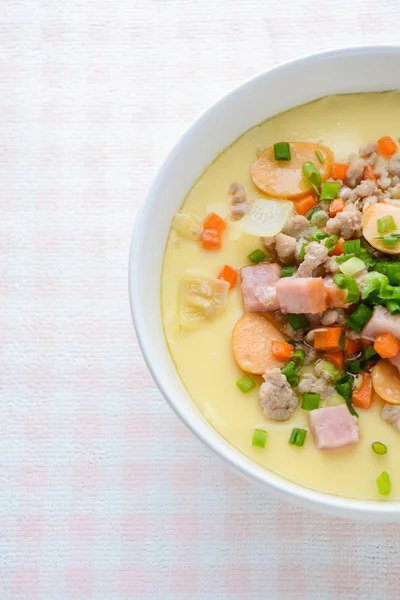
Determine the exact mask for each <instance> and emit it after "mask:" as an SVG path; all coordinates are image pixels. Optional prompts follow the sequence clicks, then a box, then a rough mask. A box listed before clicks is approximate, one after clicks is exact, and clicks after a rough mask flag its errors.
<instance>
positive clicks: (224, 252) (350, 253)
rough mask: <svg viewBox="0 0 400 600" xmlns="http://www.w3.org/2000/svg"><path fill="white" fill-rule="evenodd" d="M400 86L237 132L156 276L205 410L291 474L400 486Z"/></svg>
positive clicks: (249, 449) (356, 486) (176, 222)
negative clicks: (399, 456)
mask: <svg viewBox="0 0 400 600" xmlns="http://www.w3.org/2000/svg"><path fill="white" fill-rule="evenodd" d="M399 114H400V92H397V91H396V92H385V93H363V94H352V95H341V96H329V97H326V98H322V99H320V100H317V101H315V102H312V103H310V104H307V105H304V106H299V107H297V108H294V109H292V110H290V111H287V112H285V113H282V114H279V115H278V116H276V117H273V118H271V119H268V120H267V121H265V122H264V123H261V124H260V125H258V126H256V127H254V128H252V129H251V130H249V131H247V132H246V133H244V134H243V135H242V136H241V137H240V138H239V139H238V140H236V141H235V142H234V143H233V144H232V145H231V146H230V147H229V148H227V149H226V150H225V151H224V152H223V153H222V154H220V155H219V156H218V157H217V158H216V159H215V160H214V162H213V163H212V164H211V165H210V166H209V167H208V168H207V169H206V170H205V171H204V173H203V174H202V175H201V177H200V178H199V179H198V180H197V181H196V183H195V184H194V185H193V187H192V189H191V190H190V192H189V193H188V195H187V197H186V199H185V200H184V202H183V204H182V206H181V207H180V209H179V211H178V212H177V214H176V215H175V217H174V219H173V222H172V224H171V231H170V235H169V238H168V241H167V245H166V250H165V257H164V264H163V270H162V277H161V308H162V318H163V324H164V331H165V337H166V340H167V343H168V347H169V351H170V354H171V356H172V359H173V361H174V364H175V366H176V369H177V371H178V373H179V376H180V378H181V380H182V382H183V385H184V386H185V388H186V390H187V392H188V394H189V395H190V397H191V398H192V400H193V402H195V404H196V405H197V407H198V408H199V410H200V411H201V413H202V414H203V415H204V417H205V418H206V419H207V420H208V422H209V423H210V424H211V425H212V427H214V428H215V429H216V430H217V431H218V432H219V433H220V434H221V435H222V436H223V437H224V438H225V439H226V440H227V441H228V442H229V443H230V444H232V445H233V446H234V447H235V448H237V449H238V450H240V451H241V452H242V453H243V454H245V455H246V456H247V457H249V458H250V459H252V460H253V461H254V462H256V463H258V464H259V465H261V466H262V467H264V468H265V469H268V470H270V471H272V472H274V473H276V474H278V475H280V476H282V477H284V478H286V479H288V480H290V481H292V482H295V483H297V484H300V485H302V486H305V487H308V488H311V489H314V490H317V491H320V492H324V493H329V494H335V495H338V496H345V497H349V498H358V499H364V500H367V499H369V500H399V499H400V471H399V469H398V466H397V464H398V459H397V455H398V453H399V452H400V262H399V255H400V149H399V139H398V137H399V136H400V122H399V119H398V115H399Z"/></svg>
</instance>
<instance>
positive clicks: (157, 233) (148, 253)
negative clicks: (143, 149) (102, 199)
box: [129, 46, 400, 521]
mask: <svg viewBox="0 0 400 600" xmlns="http://www.w3.org/2000/svg"><path fill="white" fill-rule="evenodd" d="M399 88H400V46H398V47H396V46H395V47H392V46H390V47H389V46H378V47H364V48H351V49H343V50H334V51H331V52H325V53H322V54H316V55H313V56H307V57H305V58H300V59H298V60H295V61H293V62H291V63H288V64H285V65H282V66H280V67H277V68H275V69H272V70H271V71H268V72H266V73H263V74H262V75H258V76H257V77H254V78H253V79H251V80H250V81H247V82H246V83H244V84H243V85H241V86H240V87H238V88H237V89H236V90H234V91H233V92H231V93H230V94H228V95H227V96H225V97H224V98H222V100H220V101H219V102H217V103H216V104H214V106H212V107H211V108H210V109H209V110H207V112H205V113H204V114H203V115H202V116H201V117H200V118H199V119H197V121H195V123H193V125H192V126H191V127H190V128H189V129H188V130H187V131H186V133H185V134H184V135H183V136H182V138H181V139H180V140H179V142H178V143H177V145H176V146H175V148H174V149H173V150H172V151H171V152H170V154H169V155H168V157H167V159H166V160H165V162H164V164H163V165H162V167H161V169H160V170H159V172H158V174H157V176H156V178H155V180H154V182H153V184H152V186H151V188H150V190H149V192H148V194H147V197H146V200H145V202H144V204H143V206H142V209H141V211H140V213H139V216H138V218H137V221H136V226H135V231H134V235H133V239H132V246H131V254H130V265H129V288H130V299H131V309H132V314H133V319H134V323H135V327H136V332H137V335H138V339H139V343H140V345H141V348H142V351H143V354H144V357H145V359H146V362H147V365H148V367H149V369H150V371H151V373H152V375H153V377H154V379H155V381H156V383H157V385H158V387H159V388H160V390H161V392H162V393H163V394H164V396H165V398H166V399H167V400H168V402H169V404H170V405H171V406H172V408H173V409H174V410H175V412H176V413H177V414H178V415H179V416H180V418H181V419H182V421H184V423H186V425H187V426H188V427H189V428H190V429H191V430H192V431H193V433H195V434H196V435H197V436H198V437H199V438H200V439H201V440H202V441H203V442H204V443H205V444H207V446H208V447H209V448H211V449H212V450H214V452H215V453H216V454H218V455H219V456H220V457H221V458H223V459H224V460H225V461H226V463H227V464H228V465H229V466H230V467H231V468H233V469H234V470H235V471H236V472H237V473H239V474H241V475H244V476H246V477H247V479H249V480H250V481H253V482H254V483H257V484H259V485H262V486H263V487H264V489H265V490H266V491H267V492H270V493H272V494H274V495H275V496H278V497H280V498H282V499H286V500H290V501H296V502H297V503H299V504H301V505H303V506H305V507H308V508H310V509H316V510H319V511H322V512H327V513H331V514H335V515H337V516H347V517H358V518H363V519H371V520H382V521H390V520H397V519H399V518H400V502H372V501H365V502H363V501H360V500H351V499H347V498H341V497H336V496H331V495H328V494H322V493H319V492H315V491H312V490H309V489H307V488H304V487H301V486H299V485H296V484H294V483H291V482H290V481H287V480H285V479H283V478H281V477H279V476H278V475H275V474H274V473H271V472H270V471H267V470H265V469H263V468H262V467H260V466H258V465H257V464H255V463H254V462H252V461H251V460H250V459H249V458H247V457H246V456H244V455H243V454H241V453H240V452H239V451H238V450H236V449H235V448H234V447H233V446H231V445H230V444H229V443H228V442H227V441H226V440H224V439H223V438H222V437H221V436H220V435H219V434H218V433H217V432H216V431H215V430H214V429H213V428H212V427H211V426H210V425H209V424H208V422H207V421H206V420H205V419H204V417H203V416H202V415H201V413H200V412H199V411H198V409H197V407H196V406H195V404H194V403H193V402H192V401H191V399H190V397H189V396H188V394H187V393H186V391H185V389H184V387H183V385H182V383H181V381H180V379H179V377H178V375H177V373H176V370H175V367H174V365H173V362H172V360H171V357H170V355H169V352H168V348H167V344H166V341H165V338H164V333H163V327H162V322H161V311H160V275H161V267H162V261H163V255H164V249H165V244H166V241H167V236H168V232H169V228H170V223H171V219H172V217H173V215H174V213H175V212H176V211H177V209H178V207H179V206H180V204H181V203H182V201H183V199H184V198H185V196H186V194H187V192H188V191H189V189H190V188H191V186H192V184H193V182H194V181H195V180H196V179H197V177H198V176H199V175H200V174H201V173H202V171H203V169H204V168H205V167H206V166H207V165H208V164H209V163H210V162H211V161H212V160H213V159H214V158H215V156H216V155H217V154H218V153H219V152H220V151H221V150H223V149H224V148H226V147H227V146H228V145H230V144H231V142H233V141H234V140H235V139H236V138H237V137H238V136H239V135H241V134H242V133H244V132H245V131H246V130H248V129H249V128H250V127H252V126H253V125H256V124H257V123H260V122H261V121H264V120H265V119H267V118H269V117H271V116H273V115H275V114H277V113H280V112H282V111H284V110H287V109H289V108H292V107H295V106H297V105H299V104H304V103H306V102H310V101H311V100H315V99H317V98H320V97H321V96H326V95H328V94H337V93H351V92H372V91H374V92H376V91H385V90H391V89H399Z"/></svg>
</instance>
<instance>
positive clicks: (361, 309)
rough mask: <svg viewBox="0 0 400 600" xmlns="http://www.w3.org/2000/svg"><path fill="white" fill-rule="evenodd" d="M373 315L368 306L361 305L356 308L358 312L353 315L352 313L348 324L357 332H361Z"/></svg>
mask: <svg viewBox="0 0 400 600" xmlns="http://www.w3.org/2000/svg"><path fill="white" fill-rule="evenodd" d="M371 315H372V310H371V309H370V308H369V306H367V305H366V304H360V305H359V306H358V307H357V308H356V310H355V311H354V312H353V313H351V315H350V318H349V319H348V321H347V324H348V325H349V327H351V328H352V329H354V330H355V331H361V329H362V328H363V325H364V323H366V322H367V321H368V319H369V318H370V317H371Z"/></svg>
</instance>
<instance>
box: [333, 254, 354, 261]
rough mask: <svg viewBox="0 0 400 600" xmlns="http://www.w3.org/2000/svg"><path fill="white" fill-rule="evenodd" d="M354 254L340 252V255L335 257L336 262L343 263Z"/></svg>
mask: <svg viewBox="0 0 400 600" xmlns="http://www.w3.org/2000/svg"><path fill="white" fill-rule="evenodd" d="M354 256H355V254H354V253H353V252H352V253H351V254H341V255H340V256H337V257H336V262H337V263H339V264H342V263H345V262H347V261H348V260H350V258H353V257H354Z"/></svg>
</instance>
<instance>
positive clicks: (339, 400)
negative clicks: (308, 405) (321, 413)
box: [321, 392, 345, 408]
mask: <svg viewBox="0 0 400 600" xmlns="http://www.w3.org/2000/svg"><path fill="white" fill-rule="evenodd" d="M344 403H345V399H344V398H343V397H342V396H339V394H338V393H337V392H334V393H333V394H331V395H330V396H328V397H327V398H325V400H323V401H322V402H321V407H322V408H325V407H327V406H338V405H339V404H344Z"/></svg>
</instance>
